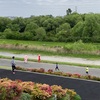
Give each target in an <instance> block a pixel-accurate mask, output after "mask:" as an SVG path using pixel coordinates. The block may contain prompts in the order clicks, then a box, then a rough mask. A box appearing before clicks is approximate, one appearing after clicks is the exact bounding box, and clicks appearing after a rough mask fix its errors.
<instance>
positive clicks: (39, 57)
mask: <svg viewBox="0 0 100 100" xmlns="http://www.w3.org/2000/svg"><path fill="white" fill-rule="evenodd" d="M40 60H41V56H40V54H39V55H38V62H40Z"/></svg>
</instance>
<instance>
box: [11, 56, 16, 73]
mask: <svg viewBox="0 0 100 100" xmlns="http://www.w3.org/2000/svg"><path fill="white" fill-rule="evenodd" d="M14 59H15V57H14V56H13V57H12V61H11V66H12V72H13V74H15V69H16V66H15V65H16V64H15V61H14Z"/></svg>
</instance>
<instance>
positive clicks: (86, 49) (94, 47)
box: [0, 39, 100, 60]
mask: <svg viewBox="0 0 100 100" xmlns="http://www.w3.org/2000/svg"><path fill="white" fill-rule="evenodd" d="M0 51H6V52H13V53H17V54H20V53H22V54H23V53H25V54H26V53H28V54H41V55H49V56H52V55H53V56H54V55H58V56H71V57H80V58H87V59H92V60H95V59H100V56H99V55H100V45H99V44H98V43H83V42H82V41H81V40H80V41H78V42H74V43H64V42H39V41H22V40H19V41H18V40H7V39H0Z"/></svg>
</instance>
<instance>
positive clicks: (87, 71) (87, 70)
mask: <svg viewBox="0 0 100 100" xmlns="http://www.w3.org/2000/svg"><path fill="white" fill-rule="evenodd" d="M88 73H89V68H88V66H87V67H86V74H88Z"/></svg>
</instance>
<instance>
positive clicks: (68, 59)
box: [0, 52, 100, 65]
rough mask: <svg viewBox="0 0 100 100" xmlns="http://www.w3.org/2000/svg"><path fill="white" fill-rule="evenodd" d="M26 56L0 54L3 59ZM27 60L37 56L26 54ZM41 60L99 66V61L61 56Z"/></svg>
mask: <svg viewBox="0 0 100 100" xmlns="http://www.w3.org/2000/svg"><path fill="white" fill-rule="evenodd" d="M25 55H26V54H14V53H9V52H0V56H4V57H12V56H15V57H16V58H24V56H25ZM27 56H28V59H33V60H37V59H38V55H32V54H27ZM41 60H45V61H54V62H68V63H76V64H87V65H100V60H88V59H83V58H74V57H61V56H42V55H41Z"/></svg>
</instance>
